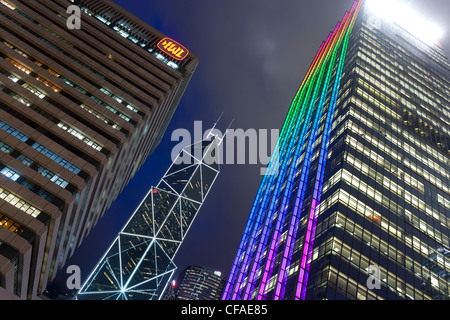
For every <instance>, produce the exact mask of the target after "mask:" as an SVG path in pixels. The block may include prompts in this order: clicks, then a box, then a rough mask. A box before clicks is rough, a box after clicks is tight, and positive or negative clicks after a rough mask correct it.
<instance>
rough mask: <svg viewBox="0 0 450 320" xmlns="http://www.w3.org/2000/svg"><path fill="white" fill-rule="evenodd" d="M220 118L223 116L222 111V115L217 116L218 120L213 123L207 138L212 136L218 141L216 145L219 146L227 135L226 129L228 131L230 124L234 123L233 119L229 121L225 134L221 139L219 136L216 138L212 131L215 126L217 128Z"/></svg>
mask: <svg viewBox="0 0 450 320" xmlns="http://www.w3.org/2000/svg"><path fill="white" fill-rule="evenodd" d="M222 116H223V111H222V113H221V114H220V116H219V118H218V119H217V121H216V122H214V126H213V127H212V129H211V130H210V131H209V132H208V138H209V137H211V136H213V137H214V138H216V139H217V140H218V141H219V143H218V145H220V144H221V143H222V141H223V139H225V136H226V134H227V132H228V129H230V127H231V124H232V123H233V122H234V119H233V120H231V123H230V124H229V126H228V128H227V130H226V131H225V134H224V135H223V136H222V137H220V136H218V135H217V134H214V133H213V131H214V129H215V128H216V126H217V124H218V123H219V121H220V119H221V118H222Z"/></svg>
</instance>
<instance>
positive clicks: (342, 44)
mask: <svg viewBox="0 0 450 320" xmlns="http://www.w3.org/2000/svg"><path fill="white" fill-rule="evenodd" d="M361 5H362V0H360V1H359V3H357V2H355V3H354V4H353V7H352V9H351V10H350V12H349V13H346V14H345V16H344V18H343V20H342V22H341V23H338V24H337V26H336V28H335V30H334V32H332V33H330V35H329V36H328V39H327V40H326V41H325V42H323V43H322V45H321V47H320V49H319V51H318V53H317V55H316V57H315V58H314V60H313V63H312V64H311V67H310V69H309V70H308V72H307V75H306V77H305V79H304V80H303V83H302V84H301V86H300V88H299V90H298V92H297V94H296V96H295V98H294V100H293V102H292V105H291V108H290V109H289V112H288V115H287V117H286V120H285V123H284V125H283V128H282V130H281V134H280V138H279V140H278V143H277V146H276V148H275V150H276V152H274V155H273V157H272V160H271V162H270V164H269V169H268V174H266V175H265V176H264V178H263V181H262V183H261V185H260V188H259V190H258V193H257V195H256V198H255V201H254V204H253V206H252V210H251V212H250V216H249V219H248V222H247V225H246V228H245V231H244V235H243V237H242V240H241V243H240V246H239V249H238V253H237V255H236V259H235V261H234V263H233V266H232V269H231V272H230V276H229V279H228V281H227V284H226V286H225V289H224V293H223V296H222V299H224V300H230V299H231V300H235V299H243V300H246V299H252V298H253V297H252V296H251V295H252V294H253V291H254V289H255V287H256V285H257V283H256V282H255V279H256V280H257V279H260V282H259V283H258V286H259V288H258V294H257V299H265V298H266V293H265V289H266V285H267V283H268V281H269V280H270V279H271V277H272V273H273V269H274V265H275V257H276V254H277V253H278V250H279V243H280V237H281V232H282V228H283V226H284V224H285V222H286V218H288V217H289V216H290V220H289V221H290V224H289V229H288V231H287V234H286V243H285V247H284V248H283V254H282V261H281V264H280V268H279V270H278V275H276V276H277V282H276V286H275V292H274V296H273V298H274V299H283V298H284V290H285V286H286V281H287V276H288V273H289V268H290V266H291V258H292V253H293V249H294V243H295V240H296V236H297V231H298V227H299V223H300V220H301V217H300V213H301V211H302V210H301V209H302V207H303V201H304V198H305V190H306V188H307V184H308V181H307V177H308V174H309V172H310V167H311V162H312V154H313V151H314V146H316V145H317V143H318V142H319V143H320V144H321V148H320V155H319V158H318V166H317V173H316V177H315V182H314V194H313V198H312V202H311V208H310V210H309V216H308V217H306V218H307V229H306V234H305V242H304V245H303V252H302V256H301V260H300V266H299V268H300V272H299V278H298V285H297V289H296V295H295V298H296V299H304V298H305V293H306V285H307V281H308V275H309V264H310V263H309V261H310V257H311V254H312V249H313V244H314V237H315V225H316V219H317V212H316V208H318V204H319V202H320V196H321V190H322V183H323V175H324V169H325V162H326V156H327V153H328V142H329V135H330V130H331V122H332V121H331V119H332V118H333V115H334V109H335V104H336V101H337V94H338V92H339V88H340V82H341V77H342V71H343V66H344V61H345V56H346V53H347V44H348V39H349V36H350V33H351V31H352V29H353V26H354V23H355V19H356V17H357V15H358V12H359V10H360V8H361ZM339 52H340V56H339V58H338V55H339ZM336 66H337V72H336V76H335V77H334V85H333V92H332V97H331V101H330V105H329V107H328V109H326V108H325V107H326V105H325V101H326V98H327V93H328V90H329V88H330V84H331V81H332V79H333V71H334V69H335V67H336ZM319 97H320V99H319V101H317V98H319ZM324 111H326V112H327V114H326V120H325V125H324V130H323V134H322V135H321V134H320V133H318V130H319V128H320V124H321V119H322V116H323V112H324ZM311 120H312V121H313V122H312V123H311ZM318 139H321V141H319V140H318ZM302 155H304V156H302ZM299 171H300V172H301V175H300V180H299V185H298V189H297V192H296V197H295V198H293V196H292V195H293V192H292V190H293V188H294V183H295V181H296V176H297V175H298V174H297V173H298V172H299ZM283 187H284V192H283V193H282V190H283ZM280 200H281V201H280ZM294 200H295V206H294V208H293V209H292V210H287V209H288V207H289V204H290V203H291V202H292V201H294ZM273 223H275V224H273ZM272 230H273V233H271V231H272ZM269 241H270V245H269V247H268V246H267V244H268V243H269ZM255 248H256V249H255ZM266 249H268V251H267V252H266V254H264V250H266ZM264 259H266V260H265V262H264ZM263 265H264V268H263V269H262V266H263ZM260 273H261V274H260ZM259 275H260V277H259ZM244 287H245V289H244Z"/></svg>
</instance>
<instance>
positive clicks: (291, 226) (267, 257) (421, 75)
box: [222, 1, 450, 300]
mask: <svg viewBox="0 0 450 320" xmlns="http://www.w3.org/2000/svg"><path fill="white" fill-rule="evenodd" d="M387 10H389V8H388V9H387ZM449 123H450V65H449V63H448V59H447V58H446V57H445V55H444V52H443V50H442V48H440V47H439V45H436V44H427V43H425V42H423V41H422V40H419V39H418V38H416V37H415V36H414V35H413V34H411V33H410V32H409V31H407V30H405V29H404V28H403V27H401V26H400V25H398V24H397V23H395V22H393V21H391V20H389V19H386V18H384V17H382V16H380V15H378V14H375V13H374V12H373V11H371V10H370V9H369V7H368V3H366V2H365V1H358V2H355V3H354V5H353V7H352V8H351V10H350V11H349V12H347V13H346V14H345V16H344V18H343V19H342V21H341V22H339V23H338V24H337V26H336V28H335V30H334V31H333V32H331V33H330V35H329V36H328V39H327V40H326V41H324V42H323V44H322V46H321V47H320V50H319V52H318V53H317V55H316V57H315V58H314V60H313V63H312V65H311V68H310V69H309V71H308V73H307V75H306V77H305V79H304V81H303V83H302V85H301V86H300V88H299V90H298V92H297V95H296V96H295V98H294V100H293V102H292V105H291V107H290V109H289V112H288V116H287V118H286V120H285V123H284V126H283V128H282V132H281V135H280V138H279V141H278V145H277V148H276V152H275V153H274V156H273V159H272V162H271V165H270V167H269V169H268V170H269V173H270V174H268V175H266V176H264V178H263V181H262V183H261V185H260V188H259V190H258V193H257V195H256V199H255V201H254V204H253V207H252V210H251V213H250V216H249V219H248V222H247V225H246V227H245V231H244V234H243V236H242V240H241V243H240V245H239V248H238V252H237V254H236V258H235V261H234V263H233V265H232V268H231V272H230V275H229V278H228V281H227V285H226V287H225V290H224V294H223V296H222V299H224V300H235V299H236V300H238V299H241V300H251V299H253V300H257V299H258V300H264V299H268V300H283V299H284V300H300V299H361V300H363V299H418V300H419V299H420V300H421V299H449V298H450V296H449V284H450V283H449V280H448V271H449V260H448V259H449V255H448V249H449V246H450V242H449V236H450V232H449V230H450V220H449V219H450V197H449V194H450V193H449V191H450V190H449V186H450V185H449V181H450V180H449V178H450V176H449V174H450V171H449V167H450V157H449V155H450V126H449Z"/></svg>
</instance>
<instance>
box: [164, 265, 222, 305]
mask: <svg viewBox="0 0 450 320" xmlns="http://www.w3.org/2000/svg"><path fill="white" fill-rule="evenodd" d="M224 287H225V280H224V279H223V278H222V272H221V271H219V270H216V269H212V268H209V267H204V266H196V265H193V266H189V267H187V268H186V269H185V270H183V272H182V273H180V275H179V276H178V277H177V280H176V281H175V280H174V281H173V282H172V284H171V286H169V287H168V288H167V290H166V292H165V293H164V300H220V298H221V296H222V291H223V288H224Z"/></svg>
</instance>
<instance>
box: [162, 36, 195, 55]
mask: <svg viewBox="0 0 450 320" xmlns="http://www.w3.org/2000/svg"><path fill="white" fill-rule="evenodd" d="M158 49H159V50H161V51H162V52H164V53H165V54H167V55H169V56H170V57H172V58H174V59H175V60H183V59H184V58H186V57H187V55H188V54H189V50H188V49H186V48H185V47H183V46H182V45H181V44H179V43H178V42H176V41H175V40H172V39H170V38H163V39H161V41H159V42H158Z"/></svg>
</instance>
